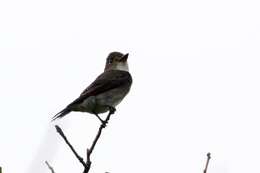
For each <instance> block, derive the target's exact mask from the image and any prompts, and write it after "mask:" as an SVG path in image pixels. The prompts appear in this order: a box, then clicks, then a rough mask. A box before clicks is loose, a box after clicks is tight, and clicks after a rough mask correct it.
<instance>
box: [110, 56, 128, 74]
mask: <svg viewBox="0 0 260 173" xmlns="http://www.w3.org/2000/svg"><path fill="white" fill-rule="evenodd" d="M127 58H128V53H127V54H122V53H120V52H111V53H110V54H109V55H108V57H107V61H106V67H105V71H108V70H122V71H128V64H127Z"/></svg>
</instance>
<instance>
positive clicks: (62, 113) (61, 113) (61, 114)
mask: <svg viewBox="0 0 260 173" xmlns="http://www.w3.org/2000/svg"><path fill="white" fill-rule="evenodd" d="M70 112H71V110H69V109H68V108H65V109H63V110H62V111H60V112H59V113H57V114H56V115H55V116H54V117H52V121H54V120H56V119H58V118H62V117H64V116H65V115H67V114H68V113H70Z"/></svg>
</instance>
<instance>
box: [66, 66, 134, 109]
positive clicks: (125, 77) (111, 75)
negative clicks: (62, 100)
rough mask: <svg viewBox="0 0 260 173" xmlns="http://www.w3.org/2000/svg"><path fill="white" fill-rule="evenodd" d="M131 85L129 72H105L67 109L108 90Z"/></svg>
mask: <svg viewBox="0 0 260 173" xmlns="http://www.w3.org/2000/svg"><path fill="white" fill-rule="evenodd" d="M131 84H132V77H131V75H130V73H129V72H127V71H121V70H110V71H107V72H104V73H102V74H101V75H99V76H98V77H97V79H96V80H95V81H94V82H93V83H92V84H90V85H89V86H88V87H87V88H86V89H85V90H84V91H83V92H82V93H81V95H80V96H79V98H77V99H76V100H75V101H73V102H72V103H71V104H69V105H68V106H67V107H71V106H73V105H75V104H80V103H81V102H83V101H84V100H85V99H86V98H87V97H89V96H93V95H98V94H100V93H104V92H106V91H108V90H111V89H114V88H117V87H119V86H123V85H129V86H130V85H131Z"/></svg>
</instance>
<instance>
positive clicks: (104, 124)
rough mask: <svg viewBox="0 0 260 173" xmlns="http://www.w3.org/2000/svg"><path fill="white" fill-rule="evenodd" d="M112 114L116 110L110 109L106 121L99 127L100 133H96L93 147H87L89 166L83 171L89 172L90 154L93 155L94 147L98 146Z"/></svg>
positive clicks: (88, 164)
mask: <svg viewBox="0 0 260 173" xmlns="http://www.w3.org/2000/svg"><path fill="white" fill-rule="evenodd" d="M112 114H114V110H111V111H109V113H108V115H107V117H106V119H105V121H104V122H103V123H102V124H101V125H100V127H99V129H98V133H97V135H96V137H95V139H94V141H93V143H92V145H91V147H90V148H89V149H87V161H86V165H87V166H86V167H85V169H84V172H83V173H88V171H89V169H90V167H91V160H90V156H91V154H92V152H93V150H94V148H95V146H96V144H97V141H98V139H99V137H100V135H101V133H102V130H103V129H104V128H105V127H106V124H107V123H108V121H109V119H110V116H111V115H112Z"/></svg>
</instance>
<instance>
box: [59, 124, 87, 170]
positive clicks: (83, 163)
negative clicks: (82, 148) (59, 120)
mask: <svg viewBox="0 0 260 173" xmlns="http://www.w3.org/2000/svg"><path fill="white" fill-rule="evenodd" d="M55 128H56V130H57V132H58V133H59V134H60V135H61V137H62V138H63V139H64V141H65V142H66V144H67V145H68V146H69V147H70V149H71V151H72V152H73V154H74V155H75V156H76V158H77V159H78V160H79V162H80V163H81V164H82V165H83V166H84V168H86V167H87V165H86V163H85V162H84V160H83V158H82V157H80V156H79V155H78V153H77V152H76V150H75V149H74V148H73V146H72V145H71V144H70V142H69V141H68V139H67V137H66V136H65V134H64V133H63V131H62V129H61V128H60V127H59V126H58V125H55Z"/></svg>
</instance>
